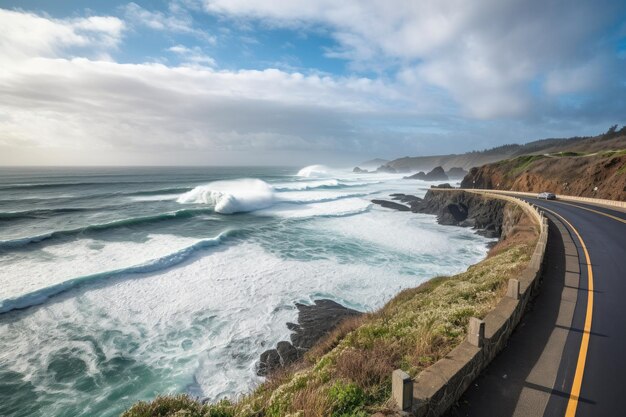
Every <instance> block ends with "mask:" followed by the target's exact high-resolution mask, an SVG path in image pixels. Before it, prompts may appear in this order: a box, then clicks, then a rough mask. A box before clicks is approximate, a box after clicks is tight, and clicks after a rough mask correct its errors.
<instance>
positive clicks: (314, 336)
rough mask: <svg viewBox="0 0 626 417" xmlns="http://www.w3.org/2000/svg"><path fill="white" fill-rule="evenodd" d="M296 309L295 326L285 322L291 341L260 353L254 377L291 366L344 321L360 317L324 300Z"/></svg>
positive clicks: (280, 343) (335, 303) (302, 305)
mask: <svg viewBox="0 0 626 417" xmlns="http://www.w3.org/2000/svg"><path fill="white" fill-rule="evenodd" d="M296 307H297V309H298V323H287V327H288V328H289V330H291V331H292V332H293V333H292V334H291V336H290V338H291V342H287V341H286V340H283V341H280V342H278V344H277V345H276V348H274V349H268V350H266V351H265V352H263V353H262V354H261V358H260V360H259V366H258V368H257V375H259V376H267V375H268V374H270V373H272V372H273V371H275V370H277V369H280V368H283V367H285V366H289V365H291V364H292V363H294V362H296V361H297V360H299V359H300V358H301V357H302V355H304V353H305V352H306V351H307V350H309V349H311V348H312V347H313V345H315V344H316V343H317V342H318V341H319V340H320V339H322V338H323V337H324V336H326V335H327V334H328V333H330V332H331V331H332V330H333V329H334V328H335V327H336V326H337V325H338V324H339V323H341V322H342V321H343V320H344V319H346V318H348V317H355V316H358V315H361V314H363V313H361V312H360V311H357V310H352V309H350V308H347V307H344V306H342V305H341V304H339V303H337V302H335V301H332V300H327V299H321V300H315V302H314V304H312V305H306V304H300V303H297V304H296Z"/></svg>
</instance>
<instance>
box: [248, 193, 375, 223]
mask: <svg viewBox="0 0 626 417" xmlns="http://www.w3.org/2000/svg"><path fill="white" fill-rule="evenodd" d="M370 206H371V203H370V202H369V201H367V200H365V199H362V198H346V199H340V200H335V201H328V202H319V203H308V204H300V205H293V204H277V205H275V206H273V207H271V208H268V209H265V210H260V211H258V212H257V213H258V214H268V215H273V216H281V217H289V218H305V217H329V216H332V217H343V216H349V215H353V214H358V213H363V212H365V211H367V210H368V208H369V207H370Z"/></svg>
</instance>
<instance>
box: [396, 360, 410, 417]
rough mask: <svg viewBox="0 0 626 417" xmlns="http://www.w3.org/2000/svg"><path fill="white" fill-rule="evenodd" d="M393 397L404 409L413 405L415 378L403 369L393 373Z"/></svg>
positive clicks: (401, 408) (408, 408)
mask: <svg viewBox="0 0 626 417" xmlns="http://www.w3.org/2000/svg"><path fill="white" fill-rule="evenodd" d="M391 397H392V398H393V399H394V401H395V402H396V404H397V405H398V407H399V408H400V410H402V411H406V410H410V409H411V407H412V406H413V380H412V379H411V377H410V376H409V374H407V373H406V372H404V371H403V370H402V369H396V370H395V371H393V373H392V374H391Z"/></svg>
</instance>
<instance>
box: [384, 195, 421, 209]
mask: <svg viewBox="0 0 626 417" xmlns="http://www.w3.org/2000/svg"><path fill="white" fill-rule="evenodd" d="M389 196H390V197H391V199H392V200H396V201H400V202H402V203H406V204H408V205H409V206H410V207H411V210H412V211H415V210H416V209H417V207H418V206H419V205H420V204H421V203H422V199H421V198H419V197H416V196H414V195H410V194H400V193H396V194H390V195H389Z"/></svg>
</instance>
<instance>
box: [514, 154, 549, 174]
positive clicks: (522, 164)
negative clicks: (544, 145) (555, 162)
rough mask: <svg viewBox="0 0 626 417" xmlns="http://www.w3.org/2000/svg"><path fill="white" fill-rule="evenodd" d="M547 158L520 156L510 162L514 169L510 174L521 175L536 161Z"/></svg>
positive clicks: (543, 156)
mask: <svg viewBox="0 0 626 417" xmlns="http://www.w3.org/2000/svg"><path fill="white" fill-rule="evenodd" d="M544 158H546V156H545V155H524V156H519V157H517V158H515V159H512V160H510V161H511V164H512V167H511V170H510V173H511V174H512V175H518V174H521V173H522V172H524V171H525V170H526V169H528V167H530V165H531V164H532V163H533V162H535V161H539V160H541V159H544Z"/></svg>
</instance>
